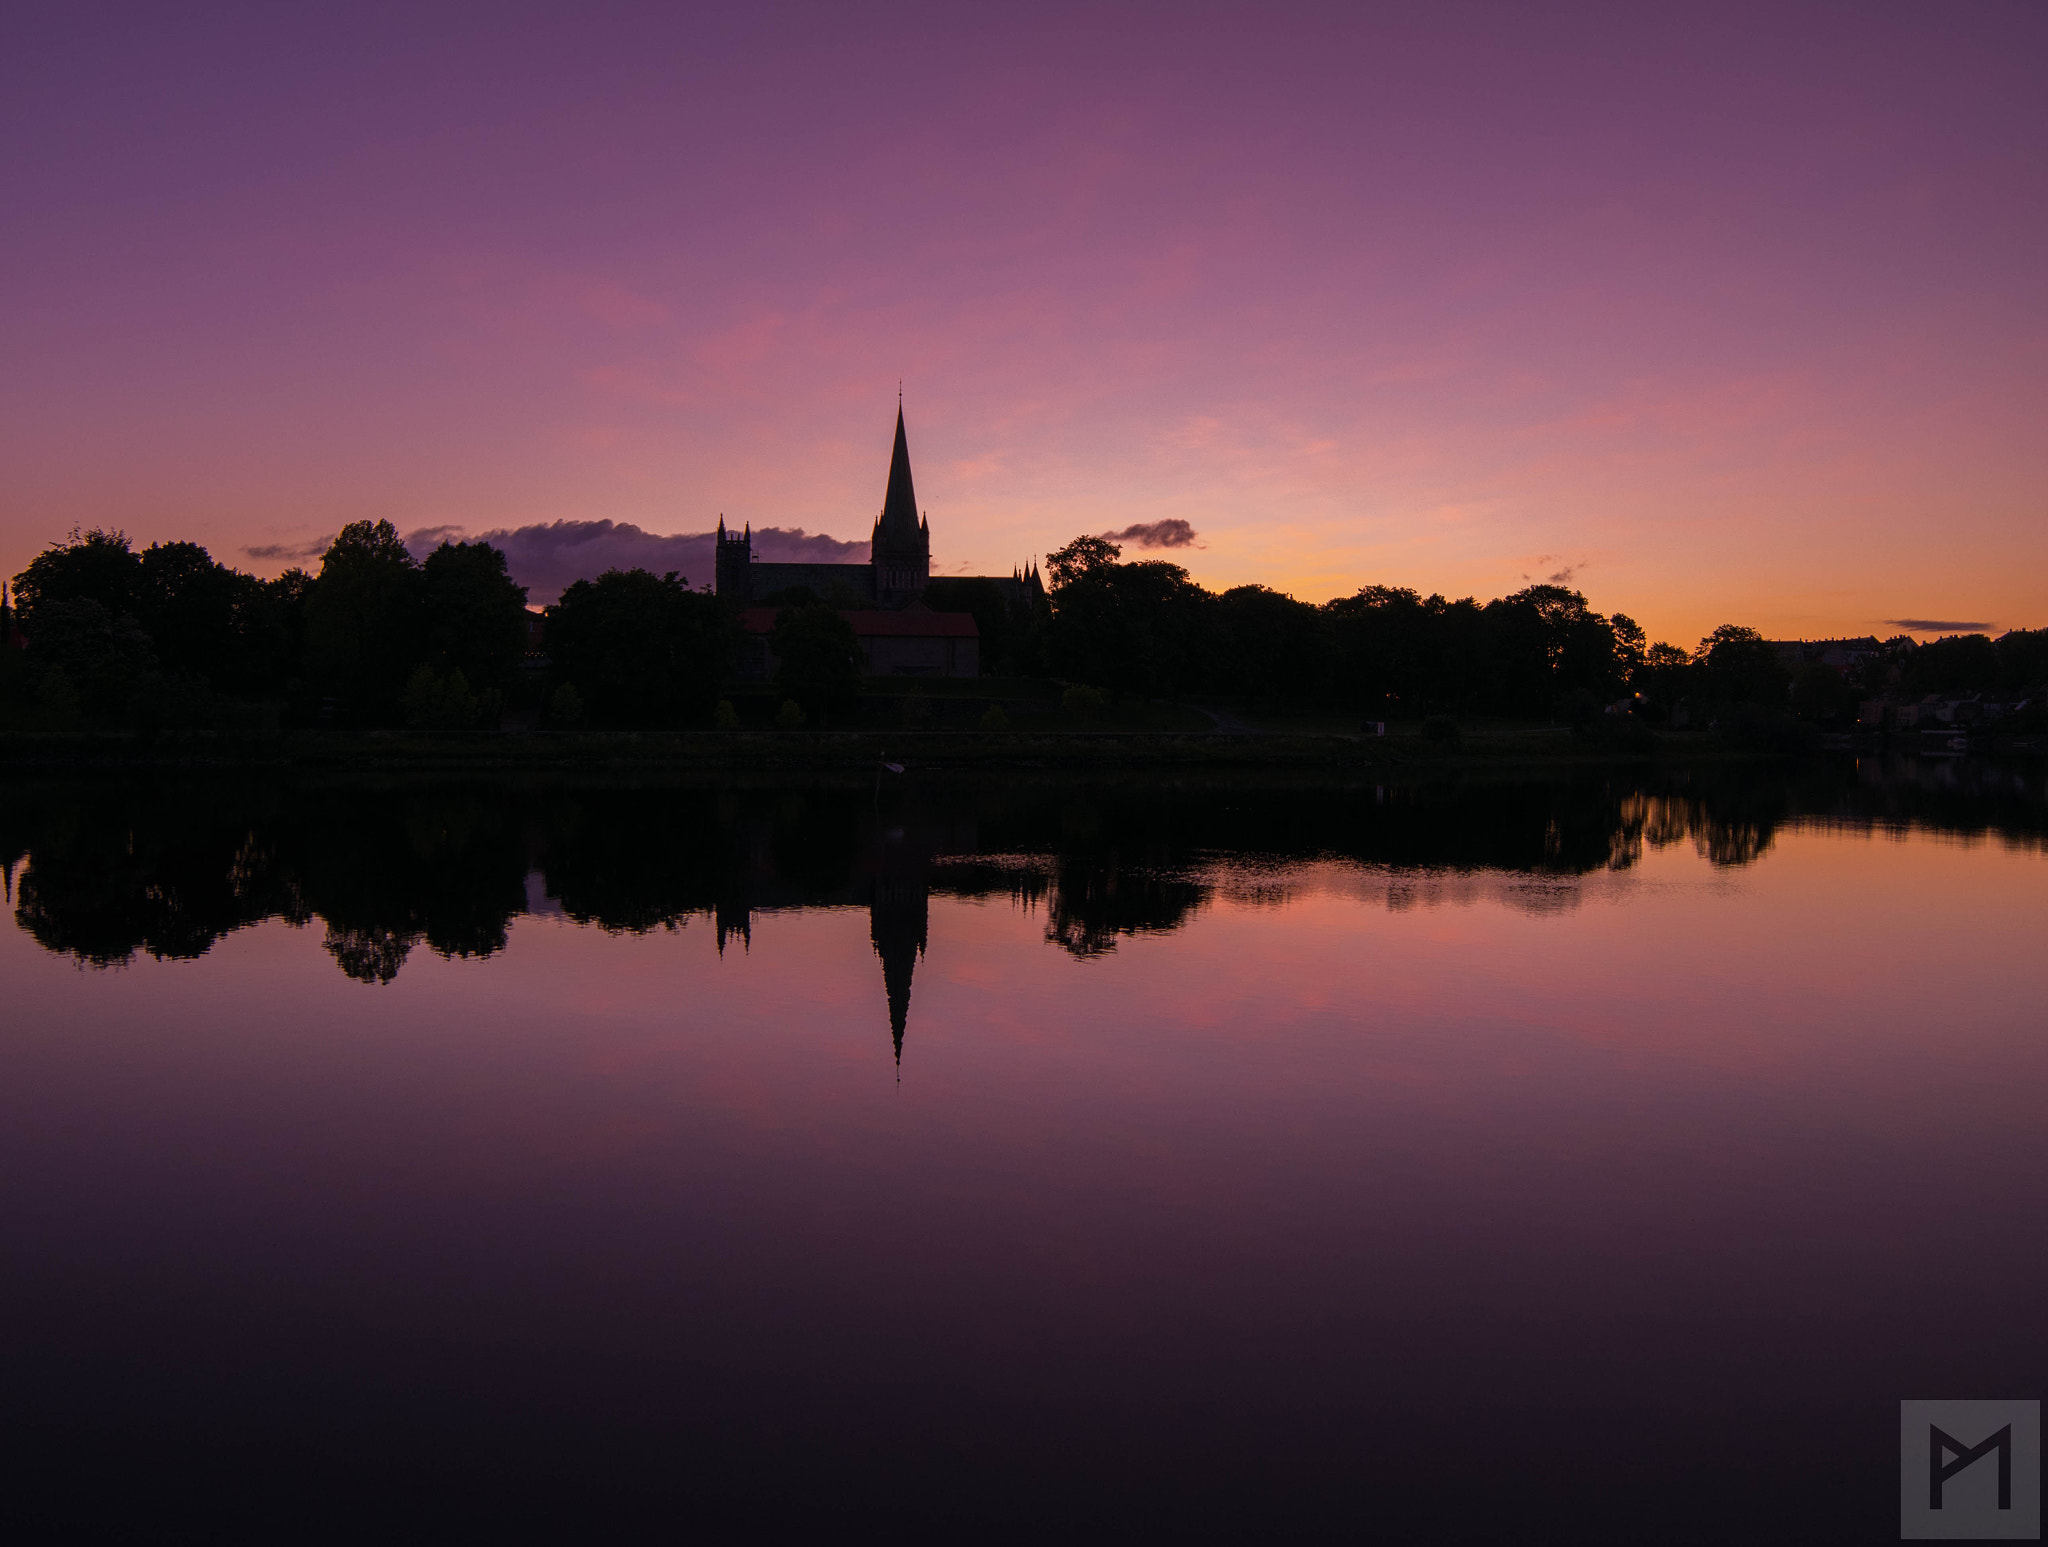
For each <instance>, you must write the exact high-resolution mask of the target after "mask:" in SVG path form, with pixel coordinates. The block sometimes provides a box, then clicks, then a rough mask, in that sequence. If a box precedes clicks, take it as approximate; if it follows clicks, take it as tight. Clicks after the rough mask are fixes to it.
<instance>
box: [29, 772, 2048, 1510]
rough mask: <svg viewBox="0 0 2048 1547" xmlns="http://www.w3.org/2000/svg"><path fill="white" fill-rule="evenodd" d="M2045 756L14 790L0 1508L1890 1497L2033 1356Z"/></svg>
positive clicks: (1649, 1503)
mask: <svg viewBox="0 0 2048 1547" xmlns="http://www.w3.org/2000/svg"><path fill="white" fill-rule="evenodd" d="M2044 813H2048V807H2044V786H2043V775H2042V772H2041V770H2039V769H2033V770H2028V769H1989V768H1977V767H1973V766H1970V765H1957V764H1940V765H1931V764H1929V765H1900V766H1897V767H1893V768H1881V767H1876V766H1868V765H1867V766H1864V767H1862V768H1857V767H1855V766H1852V765H1840V766H1829V767H1825V768H1818V769H1809V770H1806V771H1804V772H1802V773H1800V774H1798V775H1797V776H1786V775H1783V774H1774V773H1770V772H1759V771H1754V770H1751V771H1741V770H1737V771H1723V772H1720V773H1717V774H1711V775H1710V774H1706V773H1695V774H1693V775H1690V776H1684V775H1676V774H1671V775H1660V776H1657V777H1656V778H1654V779H1649V778H1646V779H1642V780H1637V779H1632V778H1629V777H1623V776H1608V777H1603V778H1597V779H1576V780H1570V781H1562V782H1548V783H1543V782H1534V783H1514V782H1508V781H1494V782H1486V783H1468V784H1464V785H1434V786H1426V787H1420V788H1404V787H1393V788H1378V787H1374V786H1370V785H1368V786H1364V787H1352V788H1344V789H1332V788H1315V787H1310V786H1302V785H1284V786H1282V785H1276V786H1271V787H1263V788H1261V787H1249V786H1242V785H1240V786H1238V787H1222V786H1215V787H1204V786H1198V785H1182V786H1168V785H1105V786H1095V787H1084V786H1078V785H1063V784H1057V783H1044V784H1037V785H1012V786H1009V787H1000V788H999V787H983V788H972V789H962V788H954V789H947V788H941V787H936V786H934V785H932V784H929V783H927V782H924V781H922V780H921V779H920V776H919V775H918V774H917V773H916V772H915V771H913V772H912V774H911V775H909V776H908V777H907V778H904V779H897V778H896V777H895V776H893V775H892V776H889V782H888V784H887V785H886V786H885V787H884V788H883V789H882V790H881V792H880V793H879V795H877V793H876V792H875V791H874V790H873V789H872V788H870V787H868V786H865V785H863V786H860V787H857V788H851V789H846V790H839V791H833V790H816V789H813V790H805V791H789V790H752V789H727V790H709V789H661V788H648V787H644V786H643V787H618V788H562V787H552V786H546V785H540V784H534V785H527V786H518V785H506V786H490V787H447V786H424V787H411V786H407V787H390V788H366V787H363V786H361V785H336V786H333V787H321V786H318V785H310V784H303V783H302V784H294V785H281V784H241V783H237V782H235V781H233V780H224V779H219V778H210V779H203V780H202V779H195V780H191V781H184V782H172V783H166V782H164V781H161V780H159V781H157V782H156V783H154V784H151V785H139V784H124V783H119V782H93V781H83V780H78V779H70V780H66V781H62V782H59V781H45V782H20V781H17V782H14V783H11V784H5V785H0V858H4V859H6V860H7V872H8V885H9V887H10V889H11V897H12V903H13V906H12V909H11V923H9V924H7V925H6V926H4V927H0V1232H4V1234H0V1239H4V1241H5V1256H4V1267H0V1426H4V1432H0V1455H4V1461H0V1466H4V1471H5V1479H4V1482H5V1486H4V1488H0V1528H4V1534H5V1535H7V1536H8V1537H9V1538H10V1539H14V1540H30V1539H79V1540H100V1539H110V1538H116V1539H132V1540H153V1539H159V1538H162V1539H173V1540H182V1539H190V1540H240V1539H247V1540H260V1541H303V1540H336V1541H364V1540H393V1539H428V1540H447V1541H459V1540H478V1541H484V1540H504V1539H506V1538H507V1537H510V1536H528V1535H531V1536H542V1537H547V1538H551V1539H556V1540H602V1539H620V1538H633V1539H641V1538H644V1537H649V1536H656V1537H661V1538H683V1539H687V1538H689V1537H692V1536H700V1537H701V1536H713V1535H725V1536H731V1537H736V1538H748V1537H762V1536H766V1535H769V1534H772V1533H775V1532H778V1531H783V1530H789V1529H795V1528H803V1529H807V1530H811V1531H815V1532H817V1533H819V1534H829V1535H833V1536H839V1535H851V1534H853V1533H855V1532H856V1531H860V1530H869V1531H872V1530H878V1529H880V1530H890V1531H895V1532H897V1533H899V1534H931V1535H941V1534H943V1535H947V1536H957V1537H959V1538H962V1539H988V1538H990V1537H993V1536H998V1535H1002V1534H1005V1533H1009V1534H1014V1535H1016V1536H1019V1537H1023V1538H1032V1539H1052V1538H1060V1537H1076V1536H1083V1537H1085V1536H1104V1537H1117V1538H1119V1539H1123V1538H1130V1537H1139V1538H1143V1537H1147V1536H1161V1535H1193V1534H1198V1533H1201V1532H1215V1533H1219V1534H1222V1535H1241V1536H1245V1537H1249V1538H1261V1539H1264V1538H1279V1537H1284V1536H1287V1535H1289V1534H1302V1535H1311V1534H1318V1533H1321V1534H1327V1535H1329V1536H1331V1537H1333V1538H1342V1539H1375V1538H1380V1539H1395V1540H1411V1539H1425V1540H1426V1539H1475V1540H1543V1539H1555V1540H1560V1541H1585V1540H1626V1541H1661V1540H1671V1541H1728V1540H1742V1541H1756V1540H1783V1541H1822V1540H1841V1541H1864V1540H1868V1541H1881V1540H1889V1539H1895V1536H1896V1519H1897V1517H1896V1501H1897V1498H1898V1483H1897V1477H1896V1467H1897V1422H1898V1419H1897V1413H1898V1409H1897V1403H1898V1401H1899V1400H1900V1399H1901V1398H1902V1397H1918V1396H1935V1397H1950V1396H1992V1397H2008V1396H2025V1397H2032V1396H2040V1395H2042V1394H2043V1391H2042V1388H2043V1386H2044V1385H2048V1380H2044V1375H2048V1323H2044V1314H2043V1291H2044V1287H2048V1271H2044V1270H2048V1217H2044V1214H2048V1211H2044V1207H2043V1184H2044V1180H2048V1122H2044V1114H2048V950H2044V948H2043V947H2044V923H2048V857H2044V854H2043V849H2042V833H2043V831H2044V829H2048V820H2044ZM123 1533H125V1535H124V1534H123Z"/></svg>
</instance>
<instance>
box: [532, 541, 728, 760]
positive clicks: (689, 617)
mask: <svg viewBox="0 0 2048 1547" xmlns="http://www.w3.org/2000/svg"><path fill="white" fill-rule="evenodd" d="M547 620H548V621H547V629H548V654H549V656H550V657H551V658H552V659H553V661H554V663H555V666H556V667H557V669H559V670H560V672H561V673H562V676H563V677H564V678H565V679H566V680H567V681H568V682H569V683H571V684H573V685H574V686H575V688H576V691H577V694H578V696H579V697H580V698H581V700H582V703H583V707H584V712H585V713H586V714H587V715H588V717H589V718H590V719H592V720H594V721H597V722H598V723H600V724H607V725H626V726H641V725H669V724H674V723H676V722H677V721H679V720H682V719H686V718H694V717H698V716H701V715H705V714H708V713H709V712H710V709H711V705H712V703H713V702H714V701H715V700H716V698H717V696H718V684H719V681H720V679H721V678H722V677H723V676H724V675H725V672H726V670H727V668H728V665H729V663H730V661H731V659H732V649H733V644H734V639H733V631H734V621H733V618H732V614H731V611H730V609H729V608H728V607H726V605H725V604H723V603H721V602H720V601H719V600H718V599H717V598H716V597H714V596H709V595H706V594H705V593H703V592H701V591H692V590H691V589H690V588H689V587H688V586H687V585H686V584H684V582H683V581H682V579H681V578H680V577H679V576H677V575H676V574H675V573H674V572H670V573H669V574H666V575H655V574H652V573H650V572H649V571H647V570H644V569H609V570H606V571H605V572H604V573H603V574H602V575H599V576H598V577H597V579H595V580H579V581H577V582H576V583H575V584H574V585H572V586H570V587H569V589H568V590H566V591H564V592H563V593H562V599H561V600H560V601H559V602H557V603H556V604H555V605H554V606H552V607H550V608H549V609H548V613H547Z"/></svg>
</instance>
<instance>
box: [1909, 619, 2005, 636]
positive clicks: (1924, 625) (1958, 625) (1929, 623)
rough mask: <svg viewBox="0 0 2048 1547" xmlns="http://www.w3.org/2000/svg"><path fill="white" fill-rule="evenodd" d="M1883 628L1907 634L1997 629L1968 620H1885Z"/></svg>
mask: <svg viewBox="0 0 2048 1547" xmlns="http://www.w3.org/2000/svg"><path fill="white" fill-rule="evenodd" d="M1884 626H1885V627H1886V628H1900V629H1904V630H1905V631H1906V632H1907V633H1909V634H1988V633H1990V632H1991V631H1992V630H1993V629H1995V628H1997V627H1998V625H1997V624H1996V623H1980V622H1977V621H1974V620H1972V619H1968V618H1886V619H1885V620H1884Z"/></svg>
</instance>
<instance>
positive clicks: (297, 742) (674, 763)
mask: <svg viewBox="0 0 2048 1547" xmlns="http://www.w3.org/2000/svg"><path fill="white" fill-rule="evenodd" d="M1755 755H1756V754H1754V753H1746V752H1742V751H1738V750H1736V749H1733V748H1731V747H1728V746H1726V745H1724V744H1723V743H1721V742H1720V741H1718V740H1716V739H1715V738H1713V737H1711V736H1708V735H1703V734H1700V733H1685V732H1663V733H1658V734H1656V735H1655V736H1653V737H1652V738H1651V740H1650V741H1649V743H1648V744H1647V745H1646V746H1643V747H1641V748H1638V749H1635V750H1631V751H1627V752H1623V751H1620V750H1617V749H1611V748H1601V747H1598V746H1589V745H1587V744H1586V743H1584V742H1582V741H1580V740H1577V739H1575V738H1574V737H1573V735H1572V734H1571V732H1570V731H1569V730H1568V729H1566V728H1565V727H1562V726H1549V725H1515V724H1512V723H1492V724H1475V725H1473V726H1472V727H1470V728H1469V729H1464V728H1461V734H1460V736H1459V737H1458V739H1457V740H1455V741H1449V740H1444V739H1438V738H1432V737H1429V736H1425V735H1424V734H1422V731H1421V728H1420V727H1419V726H1402V725H1395V726H1390V727H1389V734H1387V735H1385V736H1367V735H1360V734H1358V733H1356V732H1355V731H1352V732H1332V731H1310V730H1299V729H1285V730H1283V729H1274V730H1254V731H1248V732H1234V731H1207V732H1187V731H1135V730H1056V731H1039V730H1015V731H996V732H983V731H935V730H913V729H897V730H869V729H860V730H849V731H762V730H738V731H647V732H620V731H577V732H545V731H528V732H520V731H506V732H490V733H478V734H462V735H422V734H406V733H399V732H370V733H366V734H343V733H337V732H332V731H300V732H293V733H287V734H283V735H278V736H273V737H258V738H251V737H241V738H238V737H232V736H224V735H220V734H216V733H212V732H194V733H183V734H178V735H165V734H157V735H153V736H145V735H139V734H119V733H110V732H98V733H96V732H15V733H11V734H4V735H0V767H15V768H29V767H43V768H49V767H67V766H68V767H84V766H161V767H175V766H240V767H261V766H271V767H280V768H325V769H337V770H338V769H351V768H356V769H364V770H374V769H422V770H425V769H446V770H474V771H477V772H486V771H490V770H497V769H505V770H515V769H536V770H541V769H558V770H579V769H580V770H635V769H638V770H647V771H657V770H665V769H666V770H675V771H678V772H684V771H691V770H704V771H717V770H732V771H757V772H768V771H789V772H803V771H812V770H816V771H833V770H836V771H851V770H856V769H873V768H875V767H877V766H878V765H879V764H880V763H882V762H884V761H885V760H886V761H891V762H898V763H903V764H906V765H908V764H915V765H917V766H918V767H921V768H958V769H988V770H999V769H1002V768H1005V767H1014V768H1018V769H1031V768H1086V769H1126V768H1128V769H1141V768H1218V769H1222V768H1242V769H1273V768H1327V769H1331V770H1336V771H1342V770H1358V771H1366V770H1376V769H1394V768H1400V767H1412V768H1422V767H1437V768H1456V767H1492V766H1549V765H1570V764H1600V763H1613V762H1642V761H1646V760H1653V761H1696V760H1716V761H1719V760H1726V759H1732V758H1750V757H1754V756H1755Z"/></svg>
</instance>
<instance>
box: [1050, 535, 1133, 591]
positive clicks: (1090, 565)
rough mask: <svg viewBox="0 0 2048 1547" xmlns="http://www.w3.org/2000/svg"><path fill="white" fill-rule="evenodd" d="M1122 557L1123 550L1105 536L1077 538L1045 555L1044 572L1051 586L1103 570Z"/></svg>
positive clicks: (1061, 585) (1059, 586) (1081, 578)
mask: <svg viewBox="0 0 2048 1547" xmlns="http://www.w3.org/2000/svg"><path fill="white" fill-rule="evenodd" d="M1123 556H1124V550H1123V549H1121V548H1119V547H1118V546H1117V545H1116V544H1115V543H1113V542H1111V541H1110V540H1109V539H1108V538H1107V537H1085V536H1084V537H1077V538H1075V539H1074V540H1073V541H1072V542H1070V543H1068V544H1067V545H1066V547H1064V548H1062V549H1060V550H1059V551H1058V552H1056V553H1048V554H1047V555H1046V556H1045V572H1046V574H1047V575H1048V576H1050V577H1051V580H1052V589H1053V590H1055V591H1057V590H1059V589H1061V588H1062V587H1063V586H1069V585H1072V584H1073V583H1074V582H1075V581H1077V580H1085V579H1086V578H1088V577H1089V576H1090V575H1093V574H1096V573H1097V572H1099V571H1101V570H1104V569H1107V568H1108V567H1109V566H1110V565H1112V564H1114V563H1116V561H1117V560H1118V559H1120V558H1122V557H1123Z"/></svg>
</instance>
